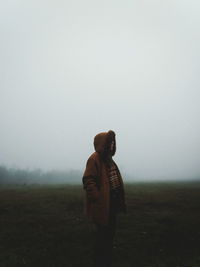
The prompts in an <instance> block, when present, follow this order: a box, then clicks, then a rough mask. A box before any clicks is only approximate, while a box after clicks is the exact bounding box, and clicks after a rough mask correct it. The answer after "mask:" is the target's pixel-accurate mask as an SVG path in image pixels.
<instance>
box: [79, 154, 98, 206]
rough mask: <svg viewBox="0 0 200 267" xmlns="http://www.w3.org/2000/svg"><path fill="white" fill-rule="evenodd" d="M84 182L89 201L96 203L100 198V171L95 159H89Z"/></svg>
mask: <svg viewBox="0 0 200 267" xmlns="http://www.w3.org/2000/svg"><path fill="white" fill-rule="evenodd" d="M82 182H83V188H84V189H85V190H86V194H87V197H88V199H89V200H90V201H96V200H97V199H98V197H99V189H98V170H97V166H96V164H95V160H94V159H93V158H89V159H88V161H87V164H86V169H85V172H84V174H83V178H82Z"/></svg>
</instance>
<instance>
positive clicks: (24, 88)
mask: <svg viewBox="0 0 200 267" xmlns="http://www.w3.org/2000/svg"><path fill="white" fill-rule="evenodd" d="M199 10H200V2H199V1H198V0H187V1H186V0H167V1H164V0H163V1H162V0H142V1H141V0H129V1H127V0H123V1H122V0H121V1H117V0H106V1H102V0H101V1H94V0H84V1H83V0H65V1H64V0H48V1H47V0H46V1H45V0H39V1H38V0H29V1H25V0H6V1H3V2H2V3H1V9H0V38H1V41H0V73H1V76H0V165H6V166H9V167H20V168H31V169H32V168H42V169H44V170H49V169H62V170H63V169H79V170H81V171H82V170H83V169H84V168H85V163H86V160H87V158H88V157H89V155H90V154H91V153H93V150H94V149H93V138H94V136H95V135H96V134H97V133H99V132H102V131H108V130H110V129H112V130H114V131H115V132H116V139H117V153H116V155H115V157H114V160H115V161H116V162H117V164H118V166H119V168H120V169H121V172H122V174H123V173H124V174H125V173H128V174H130V175H131V176H132V177H133V178H134V179H135V178H143V177H145V178H149V179H150V178H156V179H158V178H162V179H164V178H166V179H169V178H175V177H177V178H181V177H184V178H186V177H188V178H193V177H198V176H199V177H200V164H199V158H200V141H199V136H200V127H199V115H200V105H199V100H200V79H199V70H200V16H199Z"/></svg>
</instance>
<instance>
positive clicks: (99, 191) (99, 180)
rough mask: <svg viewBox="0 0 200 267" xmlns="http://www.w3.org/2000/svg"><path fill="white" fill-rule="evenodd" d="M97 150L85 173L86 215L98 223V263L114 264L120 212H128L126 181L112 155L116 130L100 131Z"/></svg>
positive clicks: (102, 266) (96, 260)
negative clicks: (115, 239)
mask: <svg viewBox="0 0 200 267" xmlns="http://www.w3.org/2000/svg"><path fill="white" fill-rule="evenodd" d="M94 147H95V152H94V153H93V154H92V155H91V156H90V157H89V159H88V160H87V164H86V169H85V171H84V174H83V178H82V181H83V188H84V189H85V190H86V206H85V214H86V216H87V217H88V218H89V219H90V220H91V222H92V223H94V225H95V229H96V232H95V235H96V237H95V251H94V252H95V266H101V267H108V266H111V259H112V246H113V238H114V234H115V227H116V214H117V213H119V212H126V205H125V196H124V195H125V194H124V185H123V180H122V177H121V174H120V171H119V169H118V166H117V165H116V163H115V162H114V161H113V159H112V156H114V154H115V152H116V140H115V133H114V132H113V131H108V132H103V133H99V134H97V135H96V136H95V138H94Z"/></svg>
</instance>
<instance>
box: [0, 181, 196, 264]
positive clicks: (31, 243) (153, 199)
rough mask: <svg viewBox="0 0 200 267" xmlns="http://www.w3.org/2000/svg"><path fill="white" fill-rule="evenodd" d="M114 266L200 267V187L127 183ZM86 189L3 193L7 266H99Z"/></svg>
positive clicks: (0, 221) (1, 250) (0, 205)
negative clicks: (94, 254) (95, 259)
mask: <svg viewBox="0 0 200 267" xmlns="http://www.w3.org/2000/svg"><path fill="white" fill-rule="evenodd" d="M125 189H126V202H127V214H125V215H123V214H120V215H119V216H118V221H117V233H116V238H115V248H114V259H113V267H199V266H200V183H197V182H196V183H156V182H154V183H135V184H126V185H125ZM84 197H85V195H84V191H83V189H82V186H79V185H76V186H73V185H59V186H27V187H26V186H25V187H16V188H14V187H8V188H1V190H0V267H16V266H19V267H23V266H30V267H65V266H66V267H70V266H73V267H78V266H80V267H81V266H83V267H85V266H86V267H91V266H92V261H91V255H92V242H93V229H92V225H91V224H90V223H89V222H88V221H87V219H86V218H85V217H84V215H83V204H84ZM102 267H103V266H102Z"/></svg>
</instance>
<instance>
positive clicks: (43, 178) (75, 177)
mask: <svg viewBox="0 0 200 267" xmlns="http://www.w3.org/2000/svg"><path fill="white" fill-rule="evenodd" d="M81 179H82V173H81V172H80V171H76V170H70V171H60V170H51V171H46V172H44V171H42V170H40V169H36V170H26V169H17V168H7V167H5V166H0V184H24V185H26V184H27V185H30V184H61V183H62V184H63V183H67V184H69V183H70V184H74V183H75V184H78V183H79V184H80V183H82V181H81Z"/></svg>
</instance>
